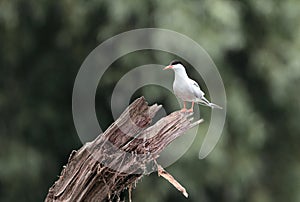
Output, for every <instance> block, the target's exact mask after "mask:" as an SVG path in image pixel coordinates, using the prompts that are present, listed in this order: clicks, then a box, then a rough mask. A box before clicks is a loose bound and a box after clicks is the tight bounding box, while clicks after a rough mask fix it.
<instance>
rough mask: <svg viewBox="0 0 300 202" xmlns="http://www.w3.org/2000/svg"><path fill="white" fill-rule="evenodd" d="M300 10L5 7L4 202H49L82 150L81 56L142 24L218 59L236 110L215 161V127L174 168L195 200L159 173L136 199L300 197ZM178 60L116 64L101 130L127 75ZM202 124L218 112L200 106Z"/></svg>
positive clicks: (139, 4)
mask: <svg viewBox="0 0 300 202" xmlns="http://www.w3.org/2000/svg"><path fill="white" fill-rule="evenodd" d="M299 11H300V3H299V2H298V1H296V0H286V1H279V0H265V1H259V0H251V1H250V0H239V1H237V0H199V1H196V0H180V1H171V0H165V1H158V0H151V1H150V0H145V1H138V0H131V1H121V0H115V1H108V0H101V1H100V0H90V1H83V0H72V1H71V0H60V1H52V0H40V1H35V0H26V1H25V0H17V1H11V0H1V1H0V201H3V202H6V201H9V202H13V201H18V202H22V201H30V202H31V201H43V200H44V198H45V197H46V194H47V193H48V189H49V188H50V186H52V184H53V183H54V182H55V180H56V179H57V177H58V175H59V174H60V171H61V169H62V166H63V165H65V164H66V162H67V159H68V157H69V154H70V152H71V151H72V150H73V149H76V150H77V149H79V148H80V147H81V145H82V143H81V142H80V140H79V138H78V136H77V133H76V131H75V127H74V124H73V119H72V106H71V104H72V89H73V84H74V80H75V77H76V75H77V72H78V70H79V68H80V66H81V64H82V62H83V60H84V59H85V58H86V57H87V55H88V54H89V53H90V52H91V51H92V50H93V49H94V48H95V47H97V46H98V45H99V44H100V43H101V42H103V41H105V40H106V39H108V38H110V37H112V36H114V35H116V34H119V33H122V32H124V31H129V30H131V29H136V28H145V27H159V28H165V29H171V30H174V31H177V32H179V33H182V34H185V35H187V36H188V37H190V38H192V39H193V40H195V41H196V42H197V43H199V44H200V45H201V46H202V47H203V48H204V49H205V50H206V51H207V52H208V53H209V55H210V56H211V58H212V59H213V61H214V62H215V64H216V66H217V67H218V69H219V71H220V74H221V75H222V78H223V82H224V85H225V89H226V93H227V108H228V111H227V119H226V124H225V128H224V131H223V134H222V137H221V139H220V141H219V143H218V144H217V146H216V148H215V149H214V150H213V152H212V153H211V154H210V155H209V156H208V157H207V158H206V159H204V160H199V159H198V152H199V148H200V146H201V141H202V140H203V134H205V130H206V129H207V127H208V124H209V123H208V122H209V121H206V122H205V123H204V124H203V125H201V126H200V128H199V133H198V135H197V137H196V140H195V141H194V143H193V144H192V147H191V148H190V149H189V150H188V152H186V153H185V154H184V155H183V156H182V158H181V159H180V160H179V161H177V162H176V163H175V164H173V165H171V166H170V167H168V168H167V170H168V171H169V172H170V173H171V174H172V175H173V176H174V177H175V178H177V179H178V180H179V182H181V183H182V185H183V186H184V187H185V188H186V189H187V191H188V192H189V195H190V198H189V199H185V198H184V197H183V196H182V195H181V193H179V192H178V191H177V190H176V189H175V188H173V187H172V186H171V185H170V184H169V183H168V182H166V181H165V180H164V179H162V178H158V177H157V175H156V174H155V173H154V174H151V175H150V176H147V177H144V178H143V179H142V181H141V182H140V183H138V184H137V188H136V189H135V190H134V191H133V201H145V202H156V201H164V202H168V201H169V202H171V201H193V202H194V201H195V202H199V201H201V202H215V201H224V202H237V201H246V202H247V201H249V202H250V201H251V202H276V201H278V202H282V201H286V202H296V201H300V191H299V190H300V147H299V143H300V136H299V135H300V124H299V121H300V95H299V87H300V60H299V54H300V21H299V19H300V12H299ZM158 55H159V56H158ZM173 58H176V56H174V55H171V54H169V53H162V52H161V53H159V52H157V51H140V52H135V53H132V54H128V55H126V56H124V57H122V58H120V59H119V60H117V61H116V62H115V63H114V64H113V65H112V66H111V67H110V68H109V70H108V71H107V72H106V74H107V76H106V77H105V78H106V79H103V80H101V83H100V84H99V88H98V92H97V96H96V103H97V106H96V108H97V113H98V115H101V120H99V121H100V124H101V126H102V127H103V128H104V129H105V128H107V127H108V126H109V125H110V124H111V123H112V122H113V118H112V114H111V110H110V97H111V93H112V90H113V87H114V85H115V84H116V82H117V81H118V80H119V79H120V78H121V77H122V75H124V74H125V73H126V72H128V71H129V70H130V69H132V68H134V67H136V66H139V65H144V64H149V63H157V64H168V63H169V61H170V60H171V59H173ZM188 71H189V73H191V74H192V73H193V72H192V70H188ZM197 81H199V83H200V84H201V85H202V86H203V89H204V90H207V89H206V87H205V85H204V84H203V83H202V82H201V80H200V78H199V79H198V80H197ZM206 92H207V91H206ZM140 95H144V96H145V97H146V99H147V100H148V101H149V102H150V103H159V104H166V103H170V102H172V100H173V99H174V96H173V95H172V94H170V93H169V92H166V91H165V90H164V89H162V88H159V87H151V86H146V87H144V88H141V89H139V90H138V91H137V92H136V93H135V94H134V95H133V97H132V99H134V98H135V97H139V96H140ZM208 97H209V95H208ZM177 108H178V109H179V106H177ZM202 108H203V107H202ZM170 112H171V111H170V110H169V111H168V113H170ZM203 116H204V118H205V119H206V120H209V116H210V110H209V109H207V108H203Z"/></svg>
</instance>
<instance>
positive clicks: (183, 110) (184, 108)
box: [180, 101, 186, 112]
mask: <svg viewBox="0 0 300 202" xmlns="http://www.w3.org/2000/svg"><path fill="white" fill-rule="evenodd" d="M180 111H182V112H186V106H185V101H183V108H182V109H181V110H180Z"/></svg>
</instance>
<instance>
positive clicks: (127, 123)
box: [45, 97, 202, 202]
mask: <svg viewBox="0 0 300 202" xmlns="http://www.w3.org/2000/svg"><path fill="white" fill-rule="evenodd" d="M160 108H161V106H158V105H156V104H155V105H152V106H148V104H147V102H146V101H145V99H144V98H143V97H142V98H139V99H137V100H135V101H134V102H133V103H132V104H131V105H130V106H129V107H127V109H126V110H125V111H124V112H123V114H122V115H121V116H120V117H119V118H118V119H117V120H116V121H115V122H114V123H113V124H112V125H111V126H110V127H109V128H108V129H107V130H106V131H105V132H104V133H103V134H101V135H99V136H98V137H97V138H96V139H95V140H94V141H92V142H89V143H86V144H85V145H84V146H82V147H81V148H80V149H79V150H78V151H73V152H72V153H71V155H70V157H69V160H68V163H67V165H66V166H64V169H63V170H62V172H61V175H60V177H59V179H58V180H57V181H56V182H55V183H54V185H53V186H52V187H51V188H50V189H49V192H48V195H47V197H46V199H45V202H53V201H70V202H73V201H114V200H116V201H118V200H119V199H120V198H119V195H120V193H121V192H122V191H123V190H125V189H126V188H129V189H131V187H134V186H135V184H136V182H137V181H138V180H139V179H140V178H141V177H142V176H143V175H145V174H149V173H151V172H153V171H155V170H157V169H158V173H159V175H160V176H163V177H164V178H165V179H167V180H168V181H169V182H171V183H172V184H173V185H174V186H175V187H176V188H177V189H178V190H180V191H181V192H182V193H183V194H184V195H185V196H186V197H187V193H186V191H185V189H184V188H183V187H182V186H181V185H180V184H179V183H177V181H176V180H175V179H174V178H173V177H172V176H171V175H169V174H168V173H167V172H166V171H165V170H163V168H162V167H161V166H159V165H157V164H156V163H155V162H156V161H155V160H156V159H157V158H158V156H159V153H160V152H161V151H162V150H163V149H164V148H165V147H166V146H167V145H168V144H170V143H171V142H172V141H173V140H174V139H176V138H177V137H179V136H180V135H182V134H183V133H184V132H185V131H187V130H188V129H190V128H192V127H193V126H195V125H197V124H199V123H200V122H201V121H202V120H199V121H197V122H194V123H192V122H191V119H190V118H189V116H190V115H191V114H189V113H183V112H180V111H177V112H174V113H172V114H170V115H168V116H166V117H164V118H162V119H160V120H159V121H158V122H157V123H155V124H154V125H153V126H150V127H149V125H150V123H151V121H152V118H153V117H154V116H155V114H156V112H157V111H158V110H159V109H160Z"/></svg>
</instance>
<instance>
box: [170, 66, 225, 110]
mask: <svg viewBox="0 0 300 202" xmlns="http://www.w3.org/2000/svg"><path fill="white" fill-rule="evenodd" d="M166 69H173V70H174V72H175V79H174V82H173V91H174V94H175V95H176V96H177V97H178V98H180V99H181V100H182V101H183V109H181V111H183V112H185V111H188V112H193V109H194V104H195V103H198V104H202V105H205V106H209V107H211V108H218V109H222V107H220V106H218V105H216V104H214V103H211V102H210V101H208V100H207V99H206V98H205V97H204V95H205V93H204V92H203V91H202V90H201V89H200V87H199V85H198V83H197V82H196V81H194V80H192V79H190V78H189V77H188V75H187V73H186V71H185V68H184V66H183V64H182V63H181V62H180V61H178V60H173V61H172V62H171V63H170V64H169V65H168V66H166V67H165V68H164V70H166ZM186 102H191V103H192V107H191V108H190V109H187V108H186Z"/></svg>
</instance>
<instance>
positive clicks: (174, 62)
mask: <svg viewBox="0 0 300 202" xmlns="http://www.w3.org/2000/svg"><path fill="white" fill-rule="evenodd" d="M177 64H181V65H182V62H180V61H179V60H173V61H172V62H171V63H170V65H177Z"/></svg>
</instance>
